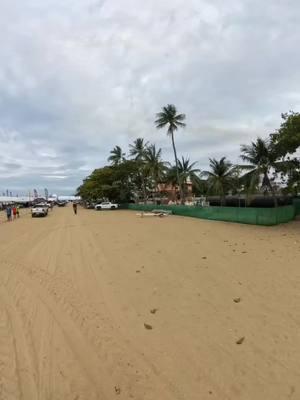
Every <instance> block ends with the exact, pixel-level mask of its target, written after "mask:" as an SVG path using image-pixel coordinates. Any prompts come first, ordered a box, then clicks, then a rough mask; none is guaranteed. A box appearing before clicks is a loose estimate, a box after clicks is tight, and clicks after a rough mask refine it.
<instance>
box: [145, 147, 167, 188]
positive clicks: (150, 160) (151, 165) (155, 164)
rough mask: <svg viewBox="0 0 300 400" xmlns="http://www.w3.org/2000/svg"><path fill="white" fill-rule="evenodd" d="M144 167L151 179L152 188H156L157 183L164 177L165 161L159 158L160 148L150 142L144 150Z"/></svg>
mask: <svg viewBox="0 0 300 400" xmlns="http://www.w3.org/2000/svg"><path fill="white" fill-rule="evenodd" d="M145 168H146V170H147V172H148V173H149V175H150V177H151V178H152V180H153V184H154V185H153V186H154V190H155V191H157V190H158V184H159V182H161V181H162V180H163V178H164V175H165V172H166V169H167V168H166V163H165V162H163V161H162V159H161V149H158V150H157V149H156V146H155V144H151V145H150V146H148V147H147V148H146V151H145Z"/></svg>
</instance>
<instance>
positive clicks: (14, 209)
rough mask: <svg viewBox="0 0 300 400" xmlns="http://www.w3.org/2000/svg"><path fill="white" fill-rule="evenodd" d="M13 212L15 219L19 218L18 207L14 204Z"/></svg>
mask: <svg viewBox="0 0 300 400" xmlns="http://www.w3.org/2000/svg"><path fill="white" fill-rule="evenodd" d="M12 212H13V216H14V219H16V218H17V207H16V206H13V209H12Z"/></svg>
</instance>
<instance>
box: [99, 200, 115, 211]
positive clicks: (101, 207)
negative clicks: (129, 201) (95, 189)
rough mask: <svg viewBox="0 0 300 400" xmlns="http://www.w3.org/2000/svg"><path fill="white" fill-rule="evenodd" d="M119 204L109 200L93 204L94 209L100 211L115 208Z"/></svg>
mask: <svg viewBox="0 0 300 400" xmlns="http://www.w3.org/2000/svg"><path fill="white" fill-rule="evenodd" d="M118 207H119V205H118V204H116V203H111V202H110V201H103V202H102V203H99V204H96V205H95V210H97V211H100V210H115V209H116V208H118Z"/></svg>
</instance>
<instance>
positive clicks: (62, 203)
mask: <svg viewBox="0 0 300 400" xmlns="http://www.w3.org/2000/svg"><path fill="white" fill-rule="evenodd" d="M56 204H57V205H58V207H65V206H66V204H67V202H66V201H64V200H61V201H60V200H58V201H57V202H56Z"/></svg>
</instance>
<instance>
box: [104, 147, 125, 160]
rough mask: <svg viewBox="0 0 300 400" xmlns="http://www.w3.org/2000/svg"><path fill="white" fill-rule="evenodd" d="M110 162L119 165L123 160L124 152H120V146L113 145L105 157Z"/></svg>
mask: <svg viewBox="0 0 300 400" xmlns="http://www.w3.org/2000/svg"><path fill="white" fill-rule="evenodd" d="M107 160H108V161H110V162H111V163H112V165H119V164H121V162H123V161H124V160H125V153H123V152H122V149H121V147H120V146H115V147H114V148H113V149H112V150H111V152H110V156H109V157H108V159H107Z"/></svg>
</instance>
